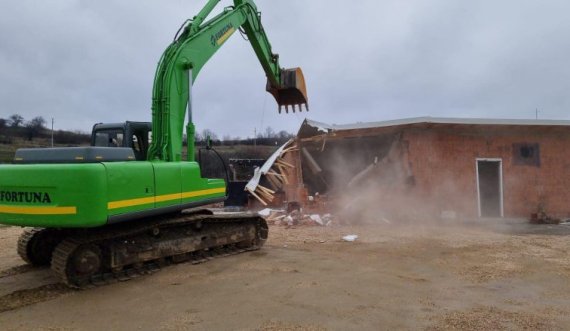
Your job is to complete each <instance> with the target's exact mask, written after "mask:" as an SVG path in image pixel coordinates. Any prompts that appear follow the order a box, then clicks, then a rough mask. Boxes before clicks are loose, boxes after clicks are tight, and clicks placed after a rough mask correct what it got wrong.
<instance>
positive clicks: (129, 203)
mask: <svg viewBox="0 0 570 331" xmlns="http://www.w3.org/2000/svg"><path fill="white" fill-rule="evenodd" d="M225 192H226V189H225V187H221V188H213V189H207V190H201V191H190V192H182V193H174V194H164V195H157V196H156V197H148V198H137V199H128V200H118V201H112V202H109V203H108V204H107V209H117V208H125V207H133V206H140V205H146V204H149V203H154V202H164V201H171V200H177V199H186V198H194V197H200V196H204V195H210V194H215V193H225Z"/></svg>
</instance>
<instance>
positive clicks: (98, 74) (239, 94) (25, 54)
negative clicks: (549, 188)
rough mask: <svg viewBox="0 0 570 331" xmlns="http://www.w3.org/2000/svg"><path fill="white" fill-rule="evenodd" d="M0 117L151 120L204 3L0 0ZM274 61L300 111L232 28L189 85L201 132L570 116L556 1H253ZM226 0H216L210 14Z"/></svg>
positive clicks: (568, 7)
mask: <svg viewBox="0 0 570 331" xmlns="http://www.w3.org/2000/svg"><path fill="white" fill-rule="evenodd" d="M0 1H2V6H1V7H2V10H0V31H1V33H0V117H4V118H5V117H8V116H9V115H11V114H14V113H18V114H21V115H22V116H24V117H25V118H26V119H31V118H33V117H35V116H43V117H44V118H46V119H50V118H51V117H54V118H55V127H56V129H59V128H61V129H79V130H83V131H90V130H91V126H92V125H93V123H96V122H122V121H125V120H140V121H150V116H151V115H150V101H151V90H152V83H153V77H154V71H155V68H156V63H157V61H158V59H159V57H160V55H161V54H162V52H163V50H164V48H165V47H166V46H167V45H168V44H169V42H170V41H171V40H172V38H173V36H174V34H175V32H176V30H177V29H178V27H179V26H180V24H181V23H182V22H183V21H184V20H185V19H186V18H191V17H192V16H193V15H195V14H196V13H197V12H198V11H199V10H200V7H201V5H203V4H204V3H205V1H190V0H171V1H148V0H146V1H142V0H136V1H135V0H130V1H127V0H121V1H119V0H116V1H87V0H83V1H79V0H54V1H40V0H37V1H26V0H19V1H16V0H0ZM256 3H257V5H258V8H259V10H260V11H261V12H262V22H263V24H264V26H265V30H266V32H267V34H268V36H269V38H270V41H271V43H272V45H273V50H274V52H276V53H279V54H280V61H281V65H282V66H284V67H297V66H299V67H301V68H302V69H303V71H304V73H305V78H306V81H307V88H308V93H309V100H310V101H309V102H310V108H311V111H310V112H309V113H308V114H307V113H305V112H303V113H301V114H289V115H286V114H281V115H279V114H278V113H277V106H276V104H275V101H274V100H273V98H272V97H271V96H270V95H269V94H267V93H266V92H265V75H264V73H263V70H262V69H261V66H260V65H259V63H258V61H257V58H256V57H255V55H254V53H253V50H252V49H251V47H250V45H249V44H248V42H246V41H244V40H243V39H242V38H241V37H240V36H239V34H237V33H236V34H234V35H233V37H232V38H230V40H229V41H228V42H227V43H226V44H225V46H224V47H223V48H222V49H221V50H220V51H219V52H218V53H217V54H216V55H215V56H214V57H213V58H212V60H211V61H210V62H209V63H208V64H207V65H206V66H205V67H204V70H203V71H202V72H201V74H200V76H199V77H198V80H197V81H196V83H195V85H194V109H195V115H194V120H195V124H196V126H197V129H198V130H202V129H204V128H209V129H212V130H213V131H214V132H216V133H218V135H219V136H220V137H221V136H224V135H231V136H232V137H234V136H241V137H246V136H252V135H253V131H254V128H257V131H258V132H259V131H260V130H262V128H264V127H266V126H271V127H273V128H274V129H275V130H276V131H279V130H287V131H290V132H296V130H297V129H298V127H299V125H300V123H301V122H302V120H303V119H304V118H305V117H308V118H311V119H314V120H318V121H323V122H327V123H336V124H347V123H354V122H365V121H380V120H388V119H397V118H406V117H416V116H440V117H442V116H447V117H489V118H534V117H535V109H536V108H538V109H539V117H540V118H543V119H546V118H548V119H570V113H569V109H570V65H568V61H569V58H570V19H568V18H569V13H570V2H569V1H567V0H548V1H538V0H532V1H531V0H503V1H496V0H495V1H491V0H488V1H487V0H479V1H456V0H445V1H444V0H433V1H431V0H407V1H402V0H371V1H331V0H328V1H324V0H311V1H308V0H258V1H257V2H256ZM230 4H231V2H230V1H222V2H221V4H220V5H219V6H218V8H217V9H216V10H215V12H219V11H220V10H221V8H222V7H223V6H226V5H230Z"/></svg>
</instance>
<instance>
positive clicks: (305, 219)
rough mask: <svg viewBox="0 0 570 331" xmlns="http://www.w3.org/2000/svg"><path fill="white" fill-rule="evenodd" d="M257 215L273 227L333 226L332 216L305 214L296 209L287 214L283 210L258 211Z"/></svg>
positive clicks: (268, 209)
mask: <svg viewBox="0 0 570 331" xmlns="http://www.w3.org/2000/svg"><path fill="white" fill-rule="evenodd" d="M258 214H259V215H260V216H262V217H264V218H265V220H266V221H267V223H269V224H273V225H284V226H294V225H306V226H330V225H331V224H333V216H332V215H331V214H324V215H320V214H305V213H302V212H301V211H300V210H298V209H294V210H292V211H290V212H287V211H286V210H284V209H270V208H265V209H263V210H260V211H259V212H258Z"/></svg>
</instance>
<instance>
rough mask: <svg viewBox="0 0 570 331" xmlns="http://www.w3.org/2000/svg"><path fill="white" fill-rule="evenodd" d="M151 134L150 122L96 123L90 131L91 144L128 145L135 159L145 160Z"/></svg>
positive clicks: (97, 145) (105, 145) (100, 145)
mask: <svg viewBox="0 0 570 331" xmlns="http://www.w3.org/2000/svg"><path fill="white" fill-rule="evenodd" d="M151 134H152V123H149V122H130V121H127V122H125V123H97V124H95V125H94V126H93V131H92V133H91V146H96V147H129V148H132V149H133V153H134V155H135V158H136V160H137V161H144V160H146V154H147V150H148V146H149V144H150V140H151Z"/></svg>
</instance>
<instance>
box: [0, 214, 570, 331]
mask: <svg viewBox="0 0 570 331" xmlns="http://www.w3.org/2000/svg"><path fill="white" fill-rule="evenodd" d="M499 222H501V223H500V224H498V223H486V224H485V225H469V226H466V225H464V226H450V225H447V226H441V225H440V226H425V227H422V226H413V225H405V226H395V225H393V224H382V225H378V226H372V225H367V226H332V227H326V228H324V227H298V228H291V229H285V228H283V227H277V226H272V227H271V228H270V231H271V232H270V236H271V237H270V240H269V242H268V244H267V245H266V246H265V247H264V248H263V249H262V250H260V251H256V252H250V253H245V254H242V255H237V256H231V257H227V258H220V259H215V260H213V261H210V262H208V263H205V264H201V265H191V264H179V265H175V266H171V267H168V268H165V269H164V270H162V271H160V272H158V273H156V274H153V275H150V276H147V277H142V278H138V279H135V280H132V281H129V282H125V283H117V284H113V285H109V286H105V287H101V288H96V289H91V290H85V291H74V290H69V289H67V288H65V287H64V286H62V285H61V284H58V282H57V279H55V278H54V277H53V276H52V275H51V273H50V271H49V270H46V269H34V268H30V267H26V266H22V262H21V261H20V260H19V259H18V257H17V256H16V254H15V244H16V240H17V236H18V234H19V232H20V229H17V228H0V329H3V330H28V329H38V330H45V329H49V330H102V329H105V330H128V329H136V330H362V329H368V330H394V329H413V330H417V329H425V330H453V329H468V330H473V329H480V330H497V329H517V330H518V329H528V330H558V329H560V330H564V329H570V257H569V256H568V254H569V251H570V241H569V240H568V239H569V238H570V237H569V235H570V226H530V225H527V224H521V223H505V222H504V221H499ZM496 224H498V225H497V226H495V225H496ZM490 225H493V226H490ZM346 234H358V235H359V239H358V240H357V241H356V242H352V243H349V242H342V241H341V240H340V238H341V236H342V235H346Z"/></svg>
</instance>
